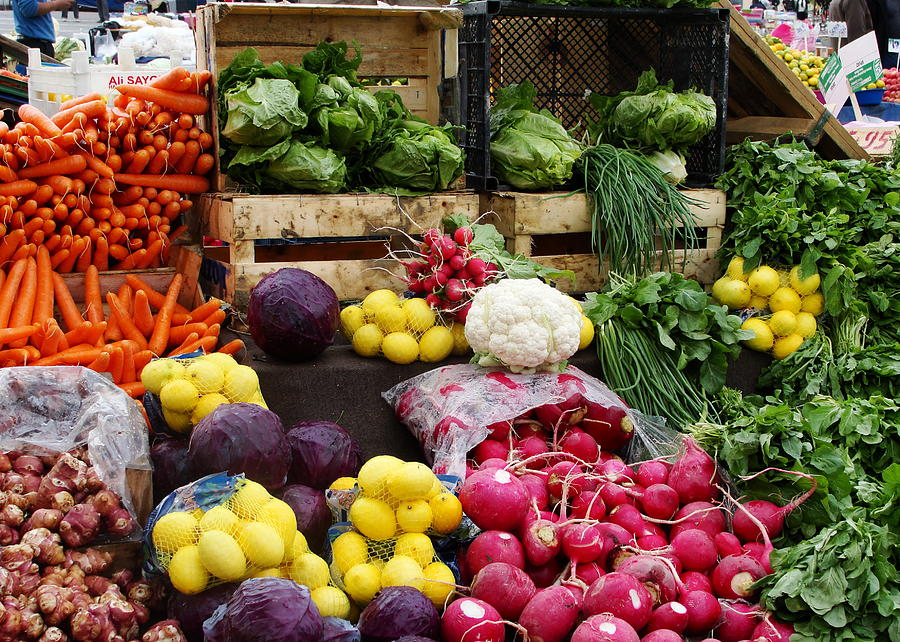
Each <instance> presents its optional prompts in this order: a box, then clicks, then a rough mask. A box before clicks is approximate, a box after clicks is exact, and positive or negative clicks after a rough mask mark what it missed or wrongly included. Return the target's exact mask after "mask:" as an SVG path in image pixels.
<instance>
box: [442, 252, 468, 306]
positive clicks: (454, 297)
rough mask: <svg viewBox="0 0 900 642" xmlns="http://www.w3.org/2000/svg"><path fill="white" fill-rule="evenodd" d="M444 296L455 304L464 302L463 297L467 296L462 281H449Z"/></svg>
mask: <svg viewBox="0 0 900 642" xmlns="http://www.w3.org/2000/svg"><path fill="white" fill-rule="evenodd" d="M453 258H456V257H453ZM444 294H445V295H446V296H447V300H448V301H452V302H453V303H456V302H457V301H462V299H463V296H465V290H464V289H463V284H462V281H460V280H459V279H447V284H446V286H445V287H444Z"/></svg>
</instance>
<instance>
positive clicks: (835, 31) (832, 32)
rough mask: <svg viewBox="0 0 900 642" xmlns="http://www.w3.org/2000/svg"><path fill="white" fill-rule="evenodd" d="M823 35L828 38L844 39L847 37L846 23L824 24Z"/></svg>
mask: <svg viewBox="0 0 900 642" xmlns="http://www.w3.org/2000/svg"><path fill="white" fill-rule="evenodd" d="M823 35H826V36H828V37H830V38H846V37H847V23H846V22H826V23H825V32H824V34H823Z"/></svg>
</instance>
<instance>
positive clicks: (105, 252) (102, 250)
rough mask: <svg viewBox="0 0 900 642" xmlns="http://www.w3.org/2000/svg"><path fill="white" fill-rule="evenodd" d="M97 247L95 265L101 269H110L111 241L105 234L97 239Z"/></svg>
mask: <svg viewBox="0 0 900 642" xmlns="http://www.w3.org/2000/svg"><path fill="white" fill-rule="evenodd" d="M96 245H97V247H96V249H95V250H94V258H93V262H94V267H95V268H97V269H98V270H101V271H106V270H108V269H109V241H107V240H106V237H105V236H102V235H101V236H100V237H99V238H98V239H97V241H96Z"/></svg>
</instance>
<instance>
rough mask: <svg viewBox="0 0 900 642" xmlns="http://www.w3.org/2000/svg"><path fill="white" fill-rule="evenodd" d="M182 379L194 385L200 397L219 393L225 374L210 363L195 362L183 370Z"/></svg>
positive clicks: (198, 360) (200, 360)
mask: <svg viewBox="0 0 900 642" xmlns="http://www.w3.org/2000/svg"><path fill="white" fill-rule="evenodd" d="M184 378H185V379H187V380H188V381H190V382H191V383H192V384H194V387H196V388H197V392H199V393H200V394H201V395H205V394H209V393H211V392H219V390H221V389H222V384H223V383H224V382H225V373H224V372H222V369H221V368H220V367H219V366H217V365H216V364H215V363H213V362H212V361H204V360H202V359H197V360H195V361H194V362H193V363H192V364H191V365H189V366H188V367H187V368H185V370H184Z"/></svg>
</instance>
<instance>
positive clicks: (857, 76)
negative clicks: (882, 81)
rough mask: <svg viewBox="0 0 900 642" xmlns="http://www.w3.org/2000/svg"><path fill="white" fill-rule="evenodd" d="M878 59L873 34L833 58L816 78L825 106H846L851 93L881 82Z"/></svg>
mask: <svg viewBox="0 0 900 642" xmlns="http://www.w3.org/2000/svg"><path fill="white" fill-rule="evenodd" d="M881 73H882V69H881V58H880V56H879V54H878V41H877V40H876V38H875V32H874V31H870V32H869V33H867V34H866V35H864V36H862V37H860V38H857V39H856V40H854V41H853V42H851V43H848V44H847V45H845V46H844V47H841V49H840V50H839V51H838V52H837V53H835V54H834V55H832V56H831V57H830V58H829V59H828V62H827V63H825V68H824V69H823V70H822V73H820V74H819V86H820V87H821V89H822V93H823V94H824V95H825V104H826V105H836V107H837V109H840V108H841V106H842V105H843V104H844V103H845V102H847V98H849V97H850V94H851V93H852V92H855V91H857V90H859V89H862V88H863V87H865V86H866V85H868V84H869V83H873V82H875V81H876V80H878V79H879V78H881Z"/></svg>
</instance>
